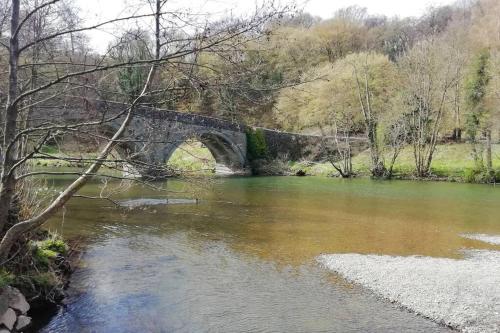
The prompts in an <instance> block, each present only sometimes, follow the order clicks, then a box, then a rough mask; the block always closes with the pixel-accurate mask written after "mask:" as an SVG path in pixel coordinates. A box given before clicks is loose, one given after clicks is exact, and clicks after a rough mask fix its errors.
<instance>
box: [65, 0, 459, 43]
mask: <svg viewBox="0 0 500 333" xmlns="http://www.w3.org/2000/svg"><path fill="white" fill-rule="evenodd" d="M75 1H76V3H77V5H78V6H79V7H80V9H81V12H82V15H83V17H84V19H85V21H86V23H87V24H93V23H96V22H99V21H105V20H109V19H111V18H116V17H120V16H124V15H129V14H130V13H131V11H135V12H136V11H137V10H138V9H137V8H138V7H137V6H136V5H135V4H136V3H137V2H138V1H141V0H75ZM142 1H143V2H144V0H142ZM256 1H257V3H261V2H262V1H263V0H169V1H168V3H167V6H169V8H173V7H175V8H182V9H187V10H189V11H190V12H192V13H193V12H195V13H213V14H214V16H218V15H225V14H227V13H232V14H234V15H244V14H245V13H249V12H251V11H252V10H253V9H254V8H255V5H256ZM280 1H281V4H286V3H287V0H280ZM453 2H455V0H308V1H307V0H295V3H297V5H298V8H303V9H304V11H305V12H309V13H311V14H312V15H314V16H319V17H321V18H329V17H331V16H332V15H333V13H335V11H336V10H337V9H340V8H345V7H348V6H352V5H359V6H361V7H366V8H367V9H368V12H369V14H383V15H386V16H389V17H392V16H399V17H409V16H419V15H421V14H422V13H423V12H424V11H425V10H426V9H427V8H428V7H430V6H438V5H446V4H450V3H453ZM125 8H128V9H127V10H124V9H125ZM120 28H123V26H120V25H114V26H108V27H106V28H102V29H100V30H99V31H93V32H91V33H89V38H90V44H91V47H92V48H94V49H95V50H97V51H104V50H105V49H106V47H107V45H108V44H109V43H110V42H111V41H112V40H113V39H114V38H115V36H116V34H117V31H118V30H119V29H120Z"/></svg>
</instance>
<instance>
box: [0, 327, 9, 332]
mask: <svg viewBox="0 0 500 333" xmlns="http://www.w3.org/2000/svg"><path fill="white" fill-rule="evenodd" d="M0 333H10V331H9V330H8V329H6V328H0Z"/></svg>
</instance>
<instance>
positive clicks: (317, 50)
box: [171, 0, 500, 177]
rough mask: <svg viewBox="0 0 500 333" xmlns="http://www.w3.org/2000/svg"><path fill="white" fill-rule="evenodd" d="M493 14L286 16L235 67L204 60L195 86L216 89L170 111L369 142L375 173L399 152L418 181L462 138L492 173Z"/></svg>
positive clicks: (490, 3) (470, 4)
mask: <svg viewBox="0 0 500 333" xmlns="http://www.w3.org/2000/svg"><path fill="white" fill-rule="evenodd" d="M499 15H500V4H499V3H498V2H497V1H494V0H481V1H459V2H457V3H456V4H454V5H450V6H443V7H437V8H429V9H428V10H427V12H426V13H425V15H423V16H422V17H418V18H404V19H400V18H388V17H383V16H372V15H370V14H369V13H367V11H366V10H365V9H363V8H360V7H349V8H346V9H343V10H339V11H338V12H337V13H335V14H334V15H333V17H332V18H331V19H328V20H321V19H319V18H315V17H312V16H310V15H308V14H307V13H302V14H298V15H294V16H290V17H288V18H285V19H283V20H280V21H279V22H278V23H272V24H270V25H269V26H268V34H269V35H268V37H267V38H266V39H265V40H259V41H258V42H255V43H251V44H250V45H248V46H247V47H246V48H245V50H244V51H243V53H241V52H240V53H238V54H235V55H234V61H239V62H241V63H243V64H244V66H243V68H245V69H246V70H245V71H243V72H236V73H234V72H232V71H231V69H230V68H228V67H227V66H226V64H227V63H226V62H222V63H221V62H219V61H218V59H214V58H213V57H210V56H205V57H202V58H201V60H202V61H203V62H204V63H206V64H209V65H210V66H211V67H215V68H216V70H215V71H207V72H204V73H201V78H200V80H201V81H200V82H202V83H203V84H206V85H210V84H212V83H215V82H216V83H220V82H221V81H222V82H223V83H224V84H222V85H220V84H217V88H216V89H203V87H200V89H194V90H193V89H191V90H190V92H189V95H188V98H187V99H186V98H185V96H183V98H180V99H178V100H176V102H175V103H173V104H172V105H171V106H172V107H175V108H177V109H181V110H186V111H189V112H200V113H204V114H209V115H214V116H217V117H225V118H229V119H236V120H239V121H241V120H243V121H246V122H248V123H250V124H255V125H259V126H267V127H272V128H278V129H281V130H287V131H297V132H306V133H314V134H324V135H335V136H339V139H341V138H343V137H346V136H366V137H367V138H368V139H369V141H370V146H371V147H370V148H371V159H372V173H373V175H374V176H391V174H392V166H393V164H394V162H395V160H396V158H397V156H398V154H399V151H400V150H401V148H402V147H404V146H407V145H411V146H412V148H413V153H414V158H415V169H416V174H417V175H418V176H426V175H428V174H429V172H430V166H431V162H432V158H433V153H434V149H435V147H436V145H437V144H438V143H440V142H443V141H448V142H464V141H467V142H470V143H471V144H472V147H473V148H472V151H471V153H472V154H473V156H474V159H475V161H476V167H477V169H478V170H484V171H486V173H490V174H491V175H492V174H493V170H492V162H491V161H492V156H491V142H492V140H493V142H495V141H497V140H498V138H499V127H498V126H499V123H500V122H499V120H500V118H499V115H498V110H499V102H500V100H499V93H498V92H499V90H498V85H499V79H500V70H499V68H500V67H499V66H498V62H499V61H500V53H499V50H500V26H499V25H498V17H499ZM200 84H201V83H200ZM340 153H341V155H342V153H344V154H343V155H342V156H349V154H348V153H346V152H345V151H344V152H340ZM344 165H346V166H349V165H350V163H344ZM341 169H342V168H341ZM339 171H342V173H344V174H345V175H347V176H349V175H350V174H351V173H352V170H349V167H347V169H346V170H339ZM486 177H488V176H487V175H486Z"/></svg>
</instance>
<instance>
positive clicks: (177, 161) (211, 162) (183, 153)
mask: <svg viewBox="0 0 500 333" xmlns="http://www.w3.org/2000/svg"><path fill="white" fill-rule="evenodd" d="M167 164H168V166H170V167H171V168H172V169H174V170H177V171H180V172H188V173H203V174H210V173H213V172H214V171H215V159H214V157H213V156H212V154H211V153H210V151H209V150H208V148H206V147H205V146H204V145H203V144H201V143H200V142H198V141H190V142H185V143H183V144H182V145H180V146H179V147H178V148H177V149H176V150H175V151H174V153H173V154H172V156H171V157H170V159H169V160H168V162H167Z"/></svg>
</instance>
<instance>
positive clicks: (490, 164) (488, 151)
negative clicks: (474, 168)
mask: <svg viewBox="0 0 500 333" xmlns="http://www.w3.org/2000/svg"><path fill="white" fill-rule="evenodd" d="M485 135H486V170H487V172H488V177H489V180H490V181H494V180H495V179H494V178H495V172H494V171H493V159H492V158H491V130H490V129H487V130H486V132H485Z"/></svg>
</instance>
